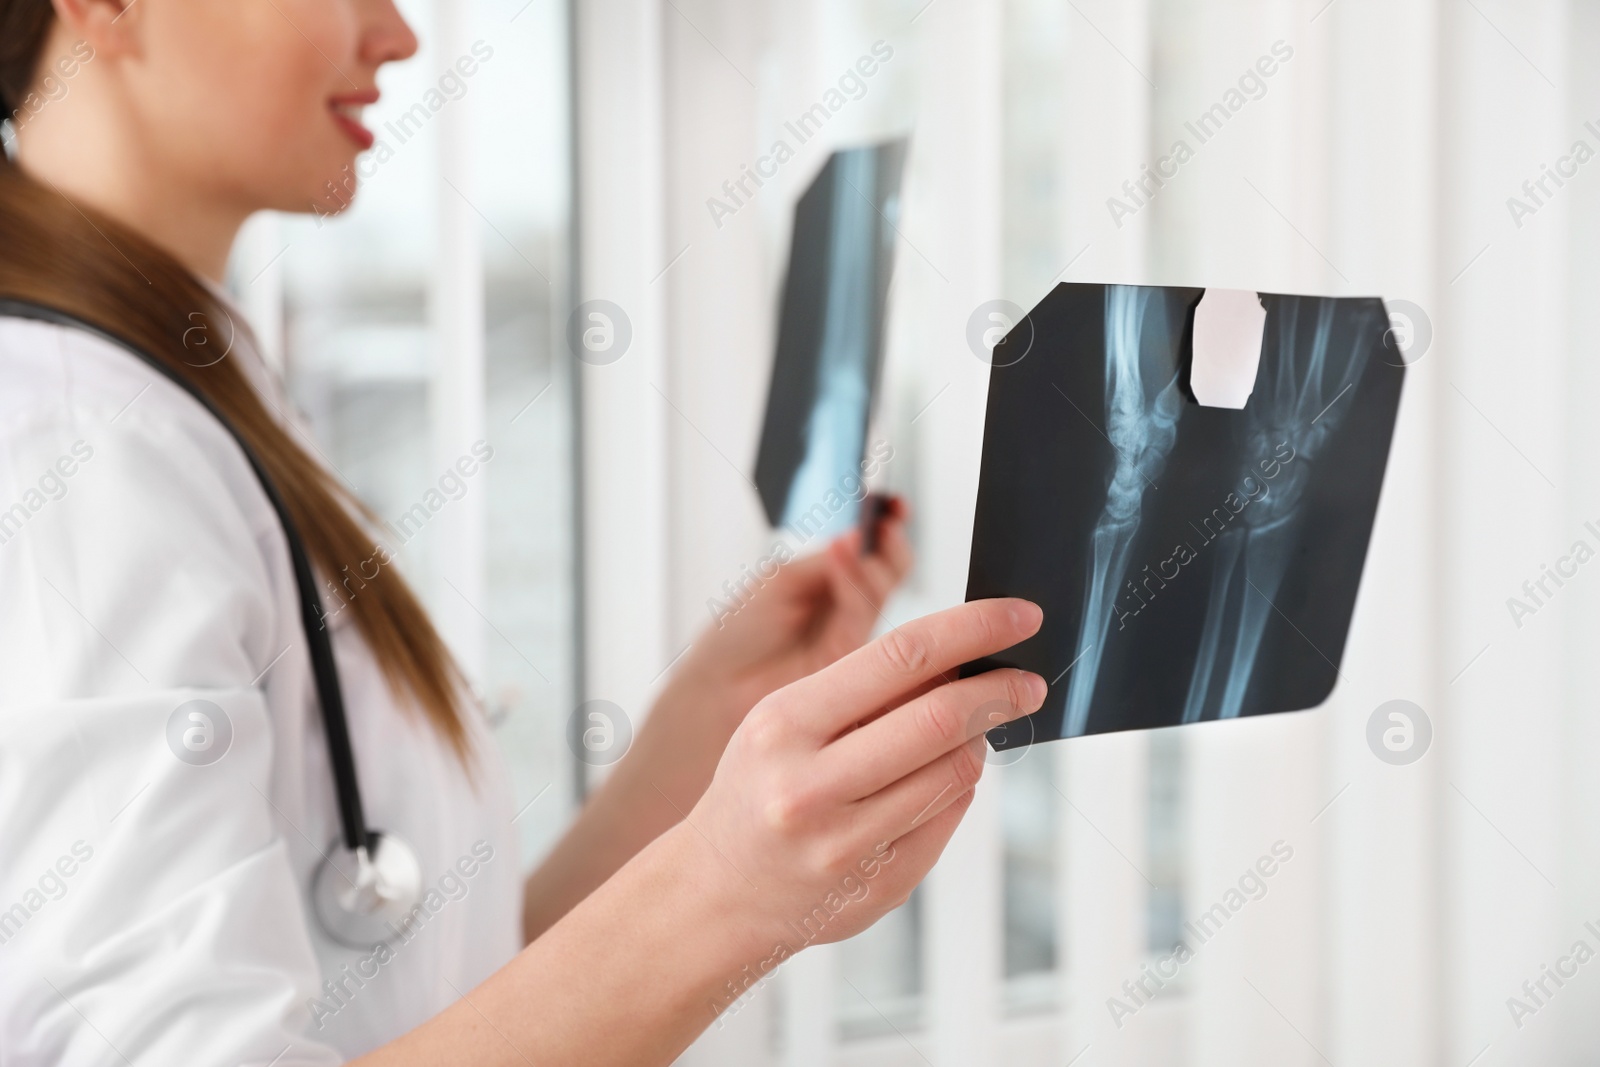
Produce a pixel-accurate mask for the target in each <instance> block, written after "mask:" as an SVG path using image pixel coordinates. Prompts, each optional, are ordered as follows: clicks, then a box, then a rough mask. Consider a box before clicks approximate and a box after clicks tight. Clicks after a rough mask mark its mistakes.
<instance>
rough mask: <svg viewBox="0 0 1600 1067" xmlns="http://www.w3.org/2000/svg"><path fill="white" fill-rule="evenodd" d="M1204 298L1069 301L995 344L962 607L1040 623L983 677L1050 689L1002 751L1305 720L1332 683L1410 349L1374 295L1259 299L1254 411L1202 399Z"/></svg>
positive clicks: (1142, 290) (994, 734)
mask: <svg viewBox="0 0 1600 1067" xmlns="http://www.w3.org/2000/svg"><path fill="white" fill-rule="evenodd" d="M1213 292H1219V291H1215V290H1214V291H1213ZM1203 293H1205V291H1204V290H1200V289H1180V288H1161V287H1150V286H1135V285H1058V286H1057V287H1056V288H1055V289H1054V290H1053V291H1052V292H1051V293H1050V294H1049V295H1048V296H1047V297H1046V298H1045V299H1044V301H1043V302H1042V303H1040V304H1039V306H1038V307H1036V308H1034V309H1033V310H1032V311H1031V312H1029V313H1028V315H1027V317H1026V318H1024V319H1023V321H1022V322H1020V323H1018V324H1017V325H1016V326H1015V327H1014V328H1013V329H1012V330H1011V331H1010V332H1009V333H1008V334H1007V336H1006V337H1005V339H1004V340H1003V341H1002V342H1001V343H1000V344H999V345H997V346H996V348H995V351H994V358H993V363H992V367H993V370H992V375H991V378H990V384H989V403H988V417H987V422H986V425H985V429H984V442H983V464H982V473H981V481H980V485H979V489H978V505H977V515H976V519H975V522H974V528H973V538H972V562H971V569H970V571H969V573H968V584H967V598H968V599H969V600H976V599H980V598H984V597H995V596H1020V597H1026V598H1028V599H1030V600H1033V601H1034V602H1036V603H1038V604H1039V605H1040V606H1041V607H1042V608H1043V609H1044V625H1043V627H1042V629H1041V630H1040V631H1039V633H1038V634H1036V635H1035V636H1034V637H1032V638H1030V639H1029V640H1028V641H1026V642H1025V643H1023V644H1021V645H1019V646H1017V647H1016V648H1014V649H1011V650H1009V651H1007V652H1005V653H1003V654H1002V655H1000V656H997V657H994V658H992V659H988V660H984V661H980V662H978V663H974V664H969V665H968V668H967V672H968V673H975V672H977V671H980V670H986V669H989V668H992V667H998V666H1011V667H1021V668H1025V669H1027V670H1031V671H1035V672H1037V673H1039V674H1041V675H1043V676H1044V678H1045V680H1046V681H1048V682H1049V683H1050V691H1049V696H1048V697H1047V698H1046V701H1045V704H1044V706H1043V707H1042V708H1041V709H1040V710H1039V711H1038V712H1037V713H1035V714H1034V715H1031V716H1029V717H1027V718H1026V719H1022V720H1019V721H1017V722H1015V723H1012V724H1009V726H1007V727H1005V728H1001V729H997V730H994V731H991V732H990V734H989V740H990V742H991V744H993V745H994V747H995V748H997V749H1003V748H1012V747H1016V746H1018V745H1025V744H1029V743H1032V742H1034V741H1047V740H1053V739H1056V738H1060V737H1076V736H1080V735H1083V734H1091V733H1107V732H1110V731H1115V730H1132V729H1143V728H1149V727H1158V726H1172V725H1176V724H1179V723H1192V722H1199V721H1202V720H1208V719H1228V718H1236V717H1239V716H1243V715H1262V714H1268V713H1272V712H1283V711H1297V710H1302V709H1306V708H1312V707H1315V706H1317V705H1318V704H1321V703H1322V702H1323V701H1324V700H1326V699H1327V697H1328V695H1329V694H1330V693H1331V692H1332V690H1333V686H1334V683H1335V681H1336V680H1337V678H1338V673H1339V662H1340V659H1341V657H1342V655H1343V653H1344V646H1345V638H1346V636H1347V633H1348V630H1349V626H1350V618H1351V614H1352V612H1353V610H1354V606H1355V598H1356V589H1357V587H1358V585H1359V584H1360V579H1361V570H1362V565H1363V563H1364V561H1365V558H1366V551H1367V542H1368V539H1369V537H1370V535H1371V532H1372V523H1373V518H1374V515H1375V513H1376V510H1377V506H1378V495H1379V491H1380V489H1381V488H1382V484H1383V473H1384V467H1385V464H1386V462H1387V459H1388V454H1389V443H1390V439H1391V437H1392V434H1393V431H1394V423H1395V416H1396V412H1397V410H1398V406H1399V402H1400V387H1401V382H1402V379H1403V377H1404V373H1405V368H1404V362H1403V360H1402V358H1401V355H1400V351H1399V346H1398V344H1397V341H1396V339H1395V338H1394V336H1393V335H1392V334H1391V332H1390V320H1389V317H1388V314H1387V312H1386V311H1385V309H1384V306H1383V302H1382V301H1380V300H1378V299H1376V298H1348V299H1334V298H1328V297H1308V296H1285V295H1276V294H1266V293H1263V294H1260V299H1259V303H1260V304H1261V305H1263V306H1264V308H1265V322H1264V325H1262V324H1261V322H1260V320H1259V316H1258V318H1257V321H1256V327H1255V328H1256V329H1257V330H1259V331H1260V335H1261V343H1260V363H1259V367H1258V369H1257V373H1256V377H1255V381H1254V387H1253V389H1252V390H1251V392H1250V394H1249V399H1248V400H1246V401H1245V403H1244V406H1243V408H1224V407H1211V406H1206V405H1203V404H1201V403H1200V402H1199V401H1197V400H1196V399H1195V395H1194V391H1193V389H1192V388H1191V369H1192V368H1193V366H1194V358H1193V354H1192V352H1193V338H1194V336H1195V309H1196V306H1197V304H1199V302H1200V300H1201V297H1202V295H1203ZM1235 295H1237V294H1235ZM1218 304H1219V306H1220V305H1221V304H1222V302H1221V301H1219V302H1218ZM1238 306H1239V305H1238V303H1237V302H1235V303H1234V305H1232V308H1231V310H1237V308H1238ZM1250 306H1251V307H1254V305H1250ZM1208 321H1209V320H1208ZM1252 340H1253V338H1252ZM1209 399H1210V398H1209V397H1208V400H1209Z"/></svg>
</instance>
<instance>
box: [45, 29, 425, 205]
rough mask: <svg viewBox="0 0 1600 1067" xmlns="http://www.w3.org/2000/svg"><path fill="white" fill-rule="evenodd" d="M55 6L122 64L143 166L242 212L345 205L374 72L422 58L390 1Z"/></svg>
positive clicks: (364, 138)
mask: <svg viewBox="0 0 1600 1067" xmlns="http://www.w3.org/2000/svg"><path fill="white" fill-rule="evenodd" d="M56 6H57V9H58V10H60V9H62V8H63V7H66V8H77V9H78V11H79V13H80V17H81V18H82V19H83V20H84V21H81V22H80V23H79V25H80V26H81V27H82V28H83V29H85V30H88V31H89V32H86V33H85V34H84V36H85V38H86V39H87V42H88V44H89V45H90V46H92V47H94V49H95V51H96V53H100V52H104V51H107V50H109V52H110V53H112V54H113V55H114V56H115V58H117V59H119V60H127V61H126V62H119V63H117V64H116V66H117V67H118V69H119V75H120V80H121V82H122V84H121V86H120V88H121V90H122V92H123V94H124V106H125V107H126V108H127V109H128V110H129V111H130V112H131V114H129V115H128V116H127V117H128V118H129V119H131V123H132V125H133V127H134V129H135V130H136V132H137V135H138V138H139V143H140V145H141V150H142V151H143V152H144V153H145V154H146V156H147V159H148V161H149V162H150V163H152V164H154V165H155V167H156V168H157V169H159V171H160V172H162V173H165V174H167V175H169V176H171V178H172V179H174V180H175V181H177V182H181V183H185V184H188V185H191V186H192V187H193V188H194V189H196V190H204V191H205V192H206V193H208V194H210V195H211V196H212V197H215V198H217V199H218V200H219V201H221V202H225V203H231V204H232V205H233V206H235V207H237V208H240V209H243V210H244V211H246V212H248V211H254V210H258V209H262V208H271V209H276V210H281V211H295V212H307V211H317V212H320V213H323V214H326V213H328V212H333V211H339V210H342V209H343V208H344V207H346V206H347V205H348V204H349V202H350V199H351V197H352V196H353V194H354V192H355V181H356V179H355V167H354V163H355V160H356V157H357V156H358V155H359V154H360V153H361V152H363V151H365V150H366V149H368V148H370V147H371V146H372V144H373V135H372V133H371V132H370V131H368V130H367V128H366V127H365V126H364V125H363V124H362V110H363V109H364V108H366V107H368V106H369V105H371V104H373V103H375V102H376V101H377V99H378V90H377V73H378V68H379V67H381V66H383V65H384V64H385V63H389V62H393V61H396V60H402V59H406V58H408V57H410V56H412V55H413V54H415V52H416V50H417V39H416V36H415V35H414V34H413V33H412V31H411V28H410V27H409V26H408V25H407V24H406V22H405V20H404V19H403V18H402V17H401V16H400V13H399V11H397V10H396V9H395V6H394V3H393V0H226V2H218V0H57V4H56ZM97 9H98V10H97ZM94 62H95V60H94V59H93V58H91V59H89V60H88V61H87V62H86V63H85V64H84V66H85V67H86V68H89V67H93V65H94ZM66 89H67V92H68V95H69V97H70V94H71V89H72V86H71V84H70V80H69V81H67V83H66Z"/></svg>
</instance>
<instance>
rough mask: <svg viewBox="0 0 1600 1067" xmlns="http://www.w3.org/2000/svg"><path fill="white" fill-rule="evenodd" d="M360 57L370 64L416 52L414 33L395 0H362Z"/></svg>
mask: <svg viewBox="0 0 1600 1067" xmlns="http://www.w3.org/2000/svg"><path fill="white" fill-rule="evenodd" d="M360 13H361V58H362V59H364V60H366V61H367V62H369V63H371V64H372V65H373V67H378V66H381V65H382V64H384V63H393V62H396V61H397V60H402V59H410V58H411V57H412V56H414V55H416V54H417V35H416V34H415V33H413V32H412V31H411V27H410V25H408V24H407V23H406V20H405V17H404V16H402V15H401V14H400V11H399V9H398V8H396V7H395V6H394V0H363V2H362V3H361V4H360Z"/></svg>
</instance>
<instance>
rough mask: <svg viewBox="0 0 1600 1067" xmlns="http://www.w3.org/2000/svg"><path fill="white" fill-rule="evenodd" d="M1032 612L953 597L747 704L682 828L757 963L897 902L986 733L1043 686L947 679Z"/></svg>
mask: <svg viewBox="0 0 1600 1067" xmlns="http://www.w3.org/2000/svg"><path fill="white" fill-rule="evenodd" d="M1041 619H1042V613H1041V612H1040V610H1039V609H1038V607H1036V606H1035V605H1033V604H1031V603H1028V602H1027V601H1023V600H988V601H976V602H973V603H970V604H963V605H961V606H959V607H955V608H951V609H949V610H948V611H943V612H940V613H938V614H936V615H931V616H928V617H926V618H923V619H918V620H917V621H915V622H912V623H908V624H906V625H905V626H902V627H899V628H897V629H895V630H893V631H891V632H890V633H888V634H885V635H884V636H883V637H881V638H879V639H878V640H877V641H875V642H873V643H872V644H871V645H869V646H867V647H866V648H863V649H860V650H859V651H856V652H854V653H852V654H850V655H848V656H846V657H844V658H843V659H842V660H840V661H839V662H838V663H836V664H834V665H832V666H830V667H827V668H825V669H824V670H822V671H820V672H818V673H817V674H814V675H812V676H811V677H808V678H805V679H802V680H801V681H798V682H795V683H794V684H792V685H789V686H787V687H786V688H784V689H782V690H779V691H778V692H776V693H774V694H772V695H771V696H769V697H768V698H766V699H765V700H763V701H762V702H761V703H760V704H759V705H757V707H756V708H755V710H754V711H752V712H751V713H750V715H749V717H748V718H747V719H746V720H745V721H744V723H743V725H741V726H740V727H739V729H738V730H737V731H736V732H735V733H734V735H733V739H732V740H731V741H730V742H729V745H728V750H727V752H726V754H725V755H724V756H723V759H722V762H721V763H720V764H719V765H718V767H717V771H716V774H715V776H714V778H713V779H712V782H711V785H710V787H709V788H708V789H707V790H706V792H705V795H704V796H702V797H701V799H700V802H699V803H698V804H697V805H696V806H695V808H694V810H693V811H692V812H690V814H689V816H688V818H687V820H686V822H687V823H688V827H687V830H690V831H692V832H693V833H694V834H695V835H698V837H699V838H700V839H702V840H703V841H704V842H705V844H706V845H707V846H709V848H708V850H707V855H706V862H707V863H708V864H711V865H713V866H720V867H722V869H723V872H724V874H725V876H726V878H725V884H726V885H727V886H728V887H729V888H730V889H731V891H732V895H733V896H734V897H735V898H738V899H741V900H742V901H743V902H744V903H743V908H742V909H736V911H737V910H742V911H744V912H745V914H746V915H747V916H749V917H750V918H749V921H750V922H751V923H752V925H753V927H755V928H758V929H761V930H765V931H767V933H766V934H765V935H764V936H758V937H757V944H758V945H759V946H760V947H761V948H763V949H765V950H767V953H765V954H764V955H763V959H769V958H771V956H772V955H776V956H779V957H782V956H784V955H786V954H787V953H788V952H798V951H799V950H800V949H801V948H803V947H805V945H806V944H807V943H810V942H812V941H816V942H829V941H836V940H839V939H841V938H845V937H849V936H851V935H852V934H855V933H858V932H859V931H861V930H863V929H865V928H866V927H867V926H869V925H871V924H872V923H873V922H874V921H876V920H877V919H878V918H879V917H880V916H881V915H883V914H884V913H885V912H887V911H889V910H890V909H892V908H894V907H897V906H898V905H900V904H901V903H903V902H904V901H905V899H906V897H907V896H909V895H910V893H911V890H912V889H913V888H914V887H915V886H916V885H917V883H918V882H920V881H921V880H922V878H923V876H924V875H925V874H926V873H927V871H928V869H929V868H930V867H931V866H932V865H933V862H934V861H935V860H936V859H937V858H938V856H939V854H940V853H941V852H942V851H943V850H944V846H945V844H946V842H947V841H949V839H950V835H951V834H952V833H953V832H954V830H955V828H956V824H957V823H958V822H960V820H961V816H962V814H963V813H964V812H965V811H966V809H967V806H968V804H969V803H970V802H971V798H972V790H973V787H974V786H975V785H976V783H977V781H978V779H979V777H980V776H981V775H982V773H983V768H984V744H985V742H984V738H983V734H984V733H985V731H987V730H990V729H993V728H994V727H995V726H998V725H1000V724H1002V723H1005V722H1009V721H1011V720H1012V719H1015V718H1019V717H1021V716H1022V715H1025V714H1028V713H1030V712H1033V711H1036V710H1038V708H1039V707H1040V705H1041V704H1043V702H1044V698H1045V693H1046V686H1045V682H1044V679H1043V678H1041V677H1039V676H1038V675H1036V674H1033V673H1030V672H1026V671H1020V670H1011V669H1002V670H994V671H989V672H987V673H985V674H981V675H975V676H973V677H970V678H965V679H960V680H955V681H952V680H951V679H952V678H953V677H954V675H955V672H956V670H957V668H959V667H960V666H961V664H963V663H967V662H969V661H971V660H974V659H978V658H980V657H983V656H988V655H992V654H994V653H996V652H999V651H1001V650H1003V649H1005V648H1009V647H1010V646H1012V645H1014V644H1016V643H1017V642H1019V641H1022V640H1024V639H1026V638H1028V637H1031V636H1032V635H1033V634H1034V633H1036V632H1037V631H1038V629H1039V624H1040V622H1041ZM685 829H686V828H685V827H679V828H677V829H676V830H675V831H674V833H680V834H683V833H685ZM785 949H787V952H785ZM778 962H781V959H780V960H779V961H778Z"/></svg>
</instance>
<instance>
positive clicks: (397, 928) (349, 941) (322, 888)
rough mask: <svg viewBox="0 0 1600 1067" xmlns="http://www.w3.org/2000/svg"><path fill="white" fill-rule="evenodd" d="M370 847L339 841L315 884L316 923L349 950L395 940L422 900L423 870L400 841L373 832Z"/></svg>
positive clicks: (319, 869)
mask: <svg viewBox="0 0 1600 1067" xmlns="http://www.w3.org/2000/svg"><path fill="white" fill-rule="evenodd" d="M371 841H372V844H371V845H370V847H368V848H358V849H355V850H354V851H352V850H350V849H348V848H346V847H345V846H344V842H343V840H335V841H334V842H333V843H332V844H331V845H330V846H329V847H328V851H327V853H326V854H325V855H324V856H323V859H322V862H321V863H320V864H318V865H317V873H316V875H315V877H313V879H312V882H311V901H312V907H313V908H314V909H315V911H316V913H317V921H318V922H319V923H320V924H321V925H322V929H323V930H324V932H326V933H327V935H328V936H329V937H331V938H333V940H335V941H337V942H338V943H339V944H341V945H345V946H347V947H349V948H374V947H376V946H377V945H380V944H384V943H389V942H393V941H395V940H396V939H397V938H398V937H399V936H400V934H401V931H402V929H403V926H402V924H403V923H404V922H405V920H406V919H407V918H408V917H409V916H410V915H411V911H412V909H413V908H415V907H416V906H417V903H418V902H419V901H420V900H421V899H422V865H421V864H420V863H418V862H417V853H416V850H415V849H413V848H412V847H411V846H410V845H408V844H407V843H406V842H405V841H404V840H403V839H402V838H399V837H396V836H395V835H394V834H390V833H384V832H382V831H375V832H374V833H373V834H372V835H371Z"/></svg>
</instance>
